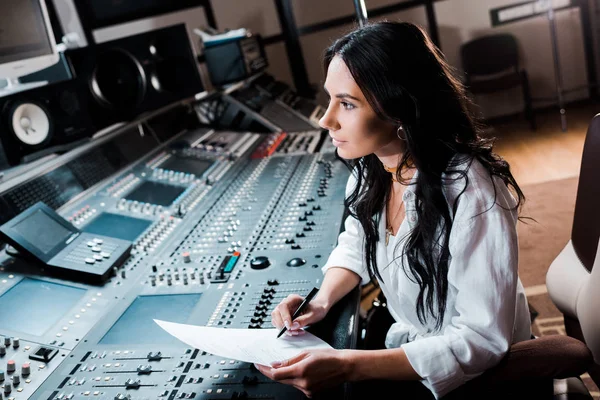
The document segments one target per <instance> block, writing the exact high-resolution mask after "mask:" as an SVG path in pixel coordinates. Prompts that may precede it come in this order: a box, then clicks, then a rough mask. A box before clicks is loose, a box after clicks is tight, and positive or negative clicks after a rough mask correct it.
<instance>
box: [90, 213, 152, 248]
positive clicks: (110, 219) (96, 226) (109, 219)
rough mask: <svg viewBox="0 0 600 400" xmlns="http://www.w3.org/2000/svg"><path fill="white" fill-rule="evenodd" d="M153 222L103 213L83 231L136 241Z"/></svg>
mask: <svg viewBox="0 0 600 400" xmlns="http://www.w3.org/2000/svg"><path fill="white" fill-rule="evenodd" d="M151 223H152V221H149V220H147V219H140V218H133V217H127V216H124V215H118V214H111V213H102V214H100V215H99V216H97V217H96V218H95V219H94V220H93V221H92V222H90V223H89V224H87V225H86V226H85V227H84V228H83V231H84V232H88V233H95V234H96V235H103V236H109V237H114V238H117V239H123V240H129V241H131V242H135V240H136V239H137V238H138V237H139V236H140V235H141V234H142V232H144V231H145V230H146V228H148V227H149V226H150V224H151Z"/></svg>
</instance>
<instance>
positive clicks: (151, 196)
mask: <svg viewBox="0 0 600 400" xmlns="http://www.w3.org/2000/svg"><path fill="white" fill-rule="evenodd" d="M184 191H185V188H184V187H181V186H173V185H168V184H165V183H159V182H151V181H146V182H144V183H142V184H141V185H140V186H138V187H137V188H135V189H134V190H133V191H132V192H131V193H129V194H128V195H127V196H125V198H126V199H127V200H132V201H133V200H135V201H140V202H142V203H150V204H156V205H159V206H163V207H167V206H170V205H171V204H173V201H175V199H176V198H177V197H179V195H180V194H181V193H183V192H184Z"/></svg>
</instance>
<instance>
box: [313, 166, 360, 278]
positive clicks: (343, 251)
mask: <svg viewBox="0 0 600 400" xmlns="http://www.w3.org/2000/svg"><path fill="white" fill-rule="evenodd" d="M355 174H356V171H353V172H352V173H351V174H350V177H349V178H348V183H347V184H346V198H347V197H348V196H349V195H350V194H351V193H352V191H353V190H354V187H355V186H356V183H357V179H356V175H355ZM364 236H365V235H364V231H363V229H362V226H361V224H360V222H359V221H358V220H357V219H356V218H354V217H353V216H352V215H348V217H347V218H346V221H345V222H344V231H343V232H342V233H340V234H339V236H338V242H337V246H336V247H335V248H334V249H333V251H332V252H331V254H330V255H329V258H328V259H327V263H325V265H324V266H323V267H322V269H321V270H322V271H323V274H325V273H326V272H327V270H328V269H329V268H331V267H341V268H345V269H347V270H350V271H352V272H354V273H355V274H357V275H359V276H360V278H361V285H366V284H367V283H369V282H370V281H371V278H370V276H369V272H368V270H367V267H366V263H365V261H364Z"/></svg>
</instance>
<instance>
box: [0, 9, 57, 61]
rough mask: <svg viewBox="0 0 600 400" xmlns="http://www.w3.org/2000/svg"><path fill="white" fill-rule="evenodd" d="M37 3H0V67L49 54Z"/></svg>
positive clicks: (44, 26)
mask: <svg viewBox="0 0 600 400" xmlns="http://www.w3.org/2000/svg"><path fill="white" fill-rule="evenodd" d="M51 29H52V28H50V27H47V26H46V22H45V20H44V15H43V13H42V9H41V6H40V2H39V0H2V1H1V2H0V64H3V63H7V62H12V61H20V60H25V59H28V58H33V57H38V56H42V55H46V54H52V45H51V44H50V39H49V37H48V33H49V31H50V30H51Z"/></svg>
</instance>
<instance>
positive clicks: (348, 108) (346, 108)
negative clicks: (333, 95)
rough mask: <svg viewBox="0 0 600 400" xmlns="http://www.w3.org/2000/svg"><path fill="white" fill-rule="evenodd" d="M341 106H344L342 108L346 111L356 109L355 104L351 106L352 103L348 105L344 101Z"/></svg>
mask: <svg viewBox="0 0 600 400" xmlns="http://www.w3.org/2000/svg"><path fill="white" fill-rule="evenodd" d="M341 104H342V107H344V109H345V110H352V109H353V108H354V104H350V103H347V102H345V101H342V102H341Z"/></svg>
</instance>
